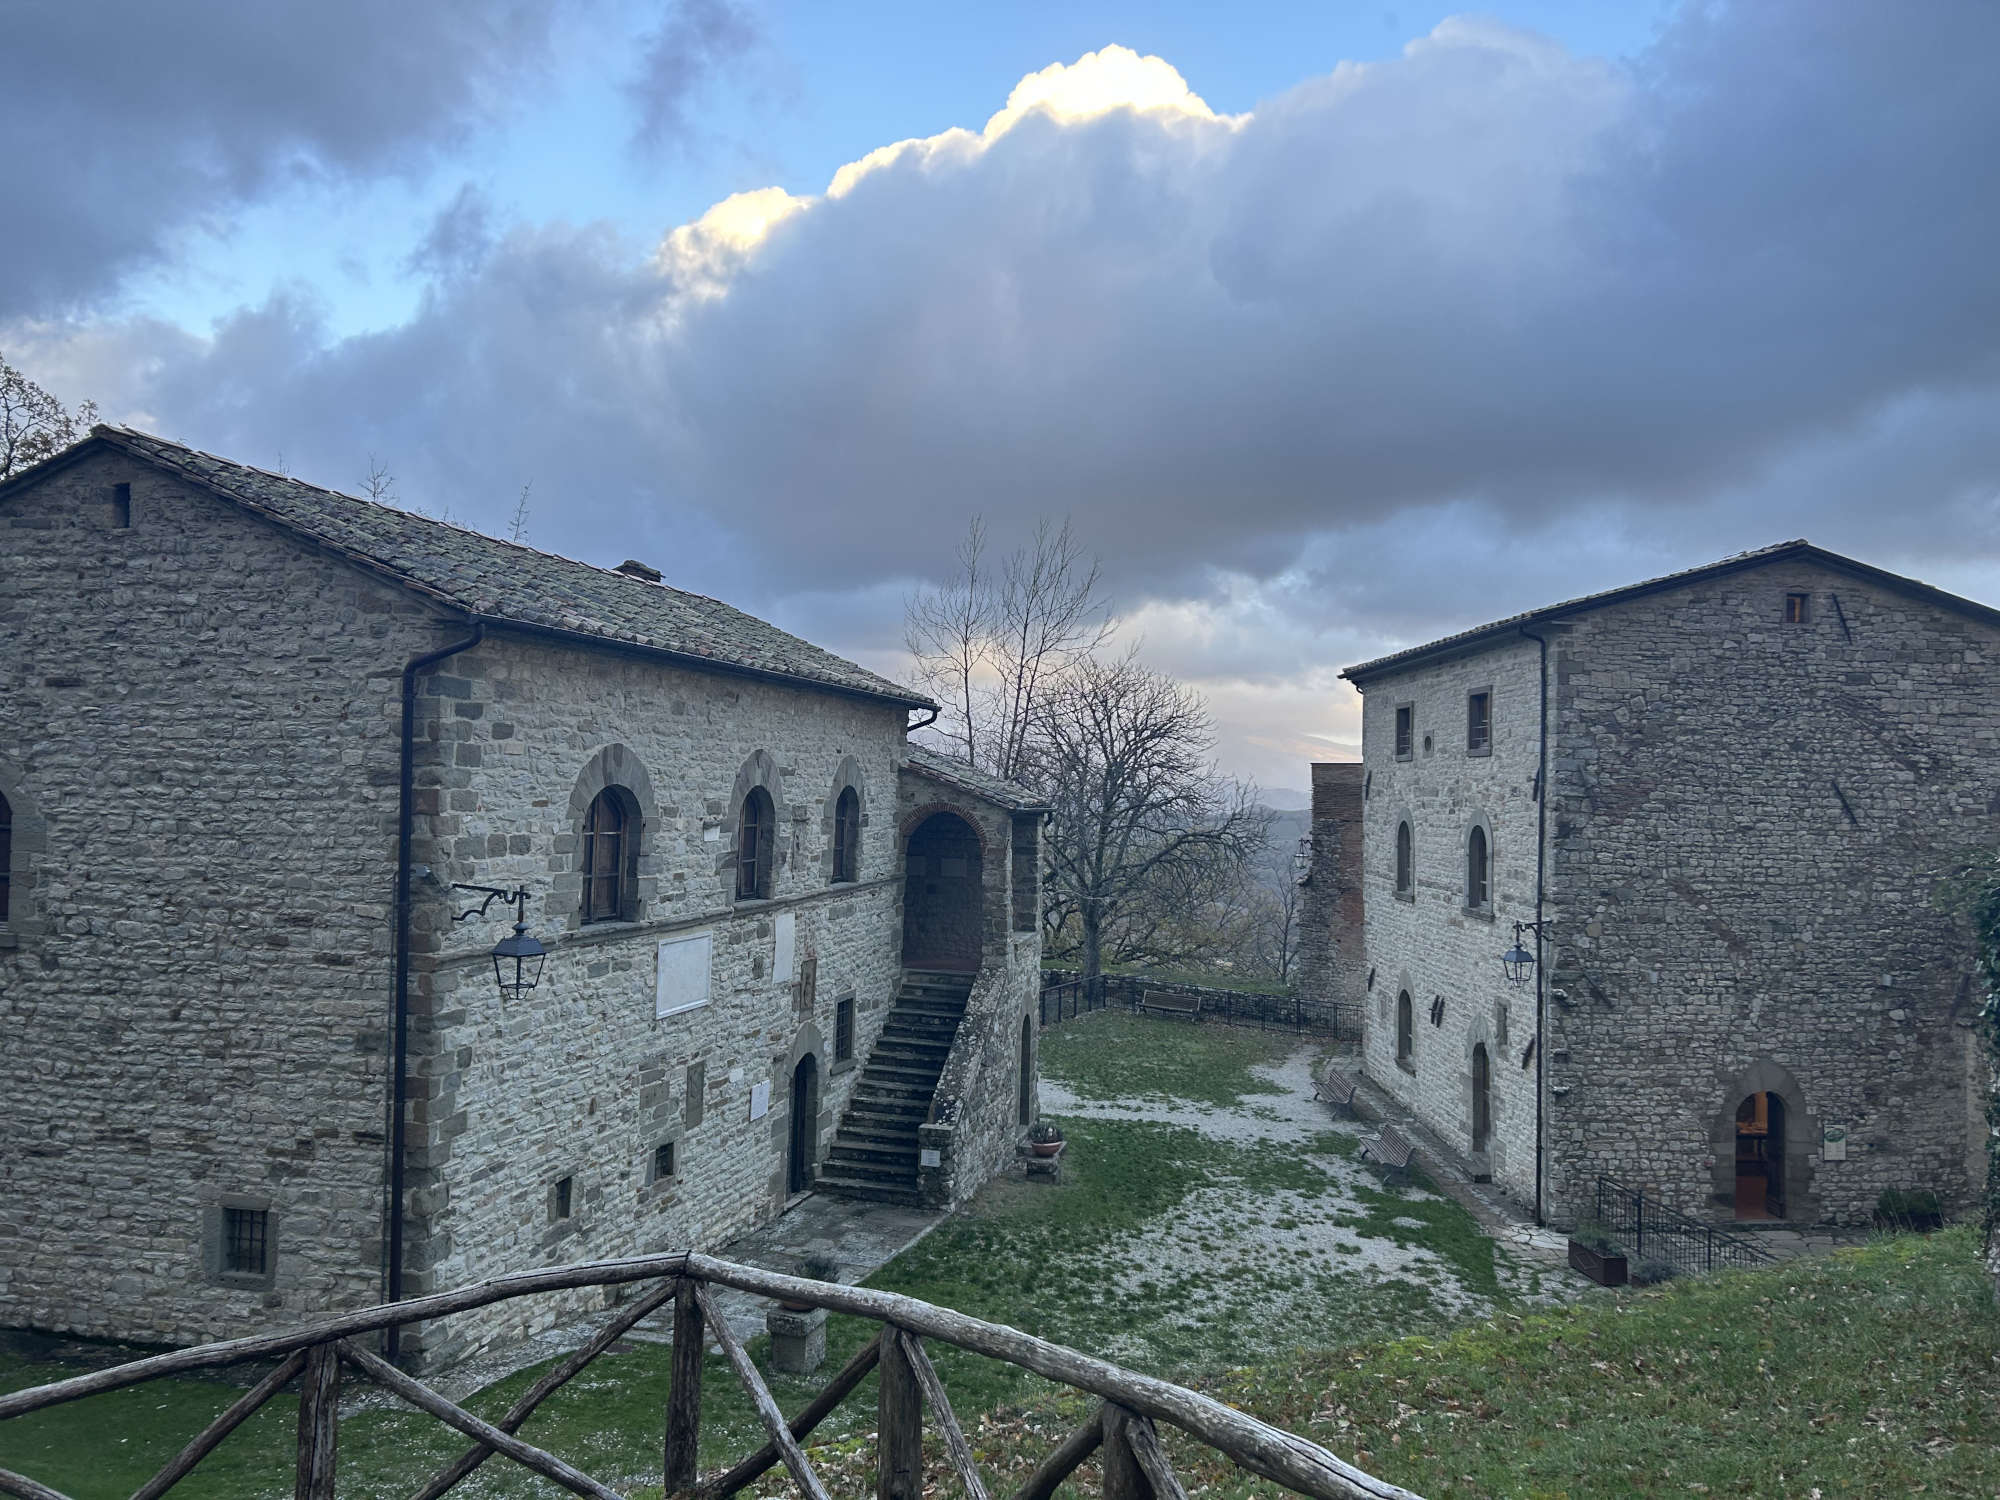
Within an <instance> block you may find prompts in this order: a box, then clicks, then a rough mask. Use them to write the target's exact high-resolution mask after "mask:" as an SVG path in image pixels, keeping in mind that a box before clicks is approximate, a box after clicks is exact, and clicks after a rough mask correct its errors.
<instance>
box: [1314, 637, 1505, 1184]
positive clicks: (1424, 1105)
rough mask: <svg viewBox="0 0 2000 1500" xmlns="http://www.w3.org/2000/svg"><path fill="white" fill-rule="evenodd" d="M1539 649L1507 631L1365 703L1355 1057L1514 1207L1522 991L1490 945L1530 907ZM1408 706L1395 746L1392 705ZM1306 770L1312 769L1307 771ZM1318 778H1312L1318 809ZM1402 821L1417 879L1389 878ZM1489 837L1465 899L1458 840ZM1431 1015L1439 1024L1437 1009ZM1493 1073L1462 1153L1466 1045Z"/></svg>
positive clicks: (1378, 690)
mask: <svg viewBox="0 0 2000 1500" xmlns="http://www.w3.org/2000/svg"><path fill="white" fill-rule="evenodd" d="M1540 682H1541V677H1540V653H1539V649H1538V648H1537V646H1536V645H1535V643H1534V642H1532V641H1528V640H1514V641H1511V642H1509V643H1507V644H1504V645H1501V646H1498V647H1495V648H1493V649H1490V650H1487V651H1485V652H1482V653H1481V654H1479V655H1477V656H1474V657H1471V658H1462V659H1460V660H1457V661H1449V662H1445V663H1443V664H1441V665H1434V666H1426V667H1423V668H1420V669H1418V670H1415V671H1412V672H1407V673H1403V674H1400V675H1397V676H1392V677H1388V678H1384V679H1380V680H1375V681H1370V682H1369V684H1368V687H1367V692H1366V696H1365V698H1364V701H1363V707H1362V759H1363V764H1364V766H1365V767H1366V770H1365V773H1364V777H1363V783H1362V787H1363V797H1364V800H1363V828H1364V833H1363V850H1364V854H1363V866H1364V868H1363V871H1362V889H1363V907H1364V931H1365V933H1366V940H1365V944H1364V946H1365V949H1366V967H1365V969H1364V970H1363V972H1362V975H1361V983H1362V987H1363V989H1364V990H1365V992H1366V1015H1367V1026H1366V1036H1365V1041H1364V1044H1363V1058H1364V1063H1363V1065H1364V1068H1365V1070H1366V1072H1367V1074H1368V1076H1369V1077H1370V1078H1371V1079H1373V1080H1374V1081H1375V1082H1376V1083H1378V1084H1380V1085H1381V1087H1382V1088H1383V1089H1384V1090H1386V1091H1387V1092H1388V1093H1389V1094H1390V1095H1391V1096H1393V1097H1394V1098H1395V1099H1396V1100H1397V1101H1398V1102H1400V1103H1402V1104H1403V1105H1405V1106H1407V1107H1408V1108H1410V1109H1412V1110H1414V1111H1415V1112H1416V1114H1417V1115H1418V1116H1419V1117H1420V1118H1422V1119H1423V1120H1424V1121H1425V1123H1426V1124H1428V1125H1430V1126H1431V1128H1432V1129H1434V1130H1436V1131H1437V1132H1438V1134H1439V1135H1441V1136H1442V1137H1443V1138H1444V1139H1445V1140H1446V1141H1447V1142H1449V1143H1450V1144H1451V1145H1453V1146H1454V1147H1456V1148H1457V1149H1458V1150H1459V1151H1461V1152H1462V1153H1464V1154H1465V1155H1466V1156H1467V1157H1468V1158H1469V1159H1471V1160H1472V1164H1473V1166H1474V1168H1475V1170H1477V1171H1480V1172H1482V1173H1484V1174H1488V1175H1490V1176H1491V1177H1492V1179H1493V1180H1494V1181H1495V1182H1496V1183H1498V1184H1499V1185H1501V1186H1502V1187H1504V1188H1505V1189H1507V1190H1508V1191H1509V1192H1510V1193H1512V1194H1514V1195H1516V1196H1517V1197H1519V1198H1520V1199H1521V1200H1522V1201H1524V1202H1531V1201H1532V1200H1533V1197H1534V1191H1535V1182H1534V1177H1535V1126H1536V1121H1535V1113H1536V1111H1535V1089H1536V1073H1535V1069H1534V1066H1533V1059H1532V1057H1530V1058H1529V1060H1528V1066H1526V1067H1523V1066H1522V1059H1523V1056H1524V1054H1526V1053H1527V1049H1528V1045H1529V1043H1530V1042H1531V1041H1532V1040H1533V1039H1534V1035H1535V1010H1534V991H1533V988H1532V986H1516V985H1513V984H1510V983H1509V982H1508V981H1507V979H1506V978H1505V976H1504V975H1503V973H1502V971H1501V967H1500V955H1501V954H1502V953H1503V952H1504V951H1506V949H1507V947H1508V946H1509V945H1510V943H1511V942H1512V940H1513V928H1512V926H1511V924H1512V923H1513V922H1516V921H1523V922H1527V921H1533V920H1534V917H1535V865H1536V861H1535V840H1536V827H1537V819H1536V806H1535V795H1534V793H1535V785H1534V783H1535V771H1536V766H1537V763H1538V760H1539V756H1540V747H1541V736H1540V730H1539V727H1538V716H1539V713H1540V708H1541V688H1540ZM1481 691H1483V692H1490V693H1491V694H1492V697H1491V700H1490V701H1491V705H1492V719H1491V724H1492V732H1491V744H1490V747H1489V749H1488V751H1487V752H1486V753H1480V754H1474V753H1470V752H1469V750H1468V747H1467V734H1466V714H1467V709H1466V704H1467V697H1468V695H1469V694H1471V693H1474V692H1481ZM1398 707H1407V708H1409V709H1410V710H1411V714H1412V732H1411V744H1410V754H1409V755H1408V757H1406V758H1400V759H1399V758H1398V756H1397V754H1396V743H1395V741H1396V710H1397V708H1398ZM1317 769H1318V768H1317V767H1316V768H1315V770H1316V771H1317ZM1317 796H1318V788H1317V785H1316V786H1315V811H1317ZM1405 821H1407V822H1408V823H1409V825H1410V829H1411V833H1412V838H1413V845H1414V852H1415V864H1414V872H1413V873H1414V882H1413V889H1412V890H1411V891H1409V892H1407V893H1398V891H1397V889H1396V831H1397V828H1398V826H1399V825H1400V824H1401V823H1403V822H1405ZM1474 826H1478V827H1480V828H1481V829H1482V830H1483V831H1484V832H1485V834H1486V838H1487V846H1488V851H1489V854H1488V858H1489V872H1488V880H1489V884H1490V896H1491V899H1490V900H1489V902H1488V903H1487V904H1486V905H1485V906H1484V907H1482V908H1477V909H1475V908H1470V907H1468V906H1467V904H1466V895H1467V891H1466V885H1465V880H1466V843H1467V838H1468V835H1469V833H1470V831H1471V830H1472V828H1473V827H1474ZM1403 994H1408V995H1409V997H1410V1002H1411V1011H1412V1016H1411V1022H1412V1025H1411V1039H1412V1048H1411V1056H1410V1057H1409V1059H1407V1061H1402V1062H1399V1061H1398V1058H1397V1027H1396V1022H1397V1003H1398V997H1399V996H1400V995H1403ZM1434 1016H1435V1017H1436V1021H1435V1023H1434V1022H1433V1017H1434ZM1479 1047H1484V1048H1485V1049H1486V1052H1487V1058H1488V1061H1489V1064H1490V1068H1491V1080H1492V1086H1491V1094H1490V1097H1491V1101H1492V1135H1491V1140H1490V1143H1489V1145H1488V1149H1487V1150H1486V1151H1485V1152H1484V1153H1475V1152H1474V1150H1473V1139H1472V1124H1473V1118H1472V1117H1473V1097H1472V1094H1473V1090H1472V1081H1473V1059H1474V1049H1475V1048H1479Z"/></svg>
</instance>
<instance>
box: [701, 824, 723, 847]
mask: <svg viewBox="0 0 2000 1500" xmlns="http://www.w3.org/2000/svg"><path fill="white" fill-rule="evenodd" d="M701 841H702V842H703V843H704V844H719V843H721V842H722V830H721V828H719V827H709V828H704V829H702V831H701Z"/></svg>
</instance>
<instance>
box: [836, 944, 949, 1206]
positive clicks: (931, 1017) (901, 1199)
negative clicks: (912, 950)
mask: <svg viewBox="0 0 2000 1500" xmlns="http://www.w3.org/2000/svg"><path fill="white" fill-rule="evenodd" d="M975 977H976V976H974V975H971V974H953V973H947V972H944V971H941V970H935V969H905V970H904V971H903V982H902V985H901V987H900V988H899V989H898V990H897V991H896V1003H895V1004H894V1005H893V1006H892V1007H891V1008H890V1011H889V1019H888V1020H887V1021H886V1022H884V1023H883V1026H882V1035H881V1036H880V1037H879V1038H877V1040H876V1042H875V1050H874V1051H873V1052H871V1053H869V1054H868V1063H867V1065H866V1066H865V1067H864V1068H862V1070H861V1078H860V1081H859V1082H857V1083H856V1084H855V1085H854V1093H853V1095H852V1097H851V1098H850V1099H849V1101H848V1105H847V1113H846V1115H845V1116H843V1117H842V1119H841V1122H840V1128H839V1129H838V1130H836V1131H835V1132H834V1136H833V1145H832V1146H831V1147H829V1148H828V1149H827V1153H826V1159H825V1160H824V1161H822V1162H821V1163H820V1164H819V1170H818V1171H817V1172H816V1173H815V1174H814V1177H813V1186H814V1187H815V1188H817V1189H820V1190H822V1191H825V1192H829V1193H840V1194H844V1195H845V1196H847V1197H850V1198H873V1199H876V1200H878V1201H880V1202H884V1203H918V1202H920V1201H922V1200H921V1198H920V1195H919V1193H918V1190H917V1127H918V1126H919V1125H921V1124H923V1123H924V1121H925V1119H927V1118H928V1117H929V1114H930V1108H931V1095H932V1094H934V1093H935V1092H936V1091H937V1081H938V1074H940V1073H941V1072H943V1071H944V1062H945V1059H946V1058H947V1057H949V1056H950V1055H951V1041H952V1038H953V1037H954V1036H956V1035H957V1034H958V1023H959V1022H960V1021H961V1020H962V1019H964V1016H965V1001H966V997H967V996H968V995H970V994H971V993H972V981H973V979H974V978H975Z"/></svg>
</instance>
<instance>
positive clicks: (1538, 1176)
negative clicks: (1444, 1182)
mask: <svg viewBox="0 0 2000 1500" xmlns="http://www.w3.org/2000/svg"><path fill="white" fill-rule="evenodd" d="M1519 629H1520V632H1521V634H1522V635H1524V636H1526V637H1527V638H1528V639H1529V640H1531V641H1533V642H1534V643H1535V644H1536V645H1537V646H1540V647H1541V648H1542V652H1541V654H1542V672H1541V676H1542V717H1541V724H1540V729H1541V754H1540V758H1539V760H1538V761H1537V762H1536V765H1535V1222H1536V1223H1537V1224H1541V1223H1543V1222H1544V1217H1543V1212H1542V1170H1543V1165H1542V1164H1543V1158H1544V1155H1545V1153H1546V1147H1545V1145H1544V1143H1543V1136H1544V1132H1545V1129H1546V1126H1545V1124H1544V1121H1543V1118H1542V1100H1543V1097H1544V1095H1545V1094H1546V1092H1547V1091H1546V1090H1545V1089H1544V1087H1543V1075H1542V1061H1543V1059H1544V1058H1546V1057H1547V1056H1548V1055H1549V1040H1548V1023H1549V1006H1548V966H1547V965H1546V964H1545V963H1543V962H1542V928H1541V921H1542V878H1543V876H1544V874H1545V873H1546V871H1547V867H1548V847H1549V640H1548V637H1547V636H1543V635H1536V634H1535V633H1534V631H1532V630H1530V629H1528V627H1527V626H1525V625H1523V626H1520V627H1519Z"/></svg>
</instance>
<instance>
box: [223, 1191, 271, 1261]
mask: <svg viewBox="0 0 2000 1500" xmlns="http://www.w3.org/2000/svg"><path fill="white" fill-rule="evenodd" d="M270 1268H271V1211H270V1210H269V1209H268V1208H227V1207H225V1208H224V1209H223V1210H222V1269H223V1270H224V1271H227V1272H228V1273H230V1274H231V1275H241V1276H262V1275H264V1274H265V1273H266V1272H268V1271H269V1270H270Z"/></svg>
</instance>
